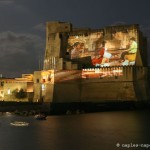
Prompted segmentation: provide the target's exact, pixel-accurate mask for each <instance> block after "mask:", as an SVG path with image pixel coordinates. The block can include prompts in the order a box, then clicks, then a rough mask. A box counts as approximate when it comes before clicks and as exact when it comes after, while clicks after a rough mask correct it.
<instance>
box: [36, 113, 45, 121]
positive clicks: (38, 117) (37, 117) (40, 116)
mask: <svg viewBox="0 0 150 150" xmlns="http://www.w3.org/2000/svg"><path fill="white" fill-rule="evenodd" d="M34 118H35V119H37V120H46V116H45V115H44V114H37V115H35V116H34Z"/></svg>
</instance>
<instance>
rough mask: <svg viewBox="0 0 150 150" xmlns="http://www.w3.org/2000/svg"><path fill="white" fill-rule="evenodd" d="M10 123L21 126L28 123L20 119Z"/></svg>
mask: <svg viewBox="0 0 150 150" xmlns="http://www.w3.org/2000/svg"><path fill="white" fill-rule="evenodd" d="M10 125H12V126H20V127H23V126H29V123H28V122H22V121H14V122H11V123H10Z"/></svg>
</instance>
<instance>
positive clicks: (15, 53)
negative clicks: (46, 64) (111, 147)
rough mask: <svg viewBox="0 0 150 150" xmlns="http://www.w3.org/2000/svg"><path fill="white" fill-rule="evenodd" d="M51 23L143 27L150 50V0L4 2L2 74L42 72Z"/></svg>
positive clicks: (0, 11) (0, 12) (0, 5)
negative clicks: (47, 34) (39, 66)
mask: <svg viewBox="0 0 150 150" xmlns="http://www.w3.org/2000/svg"><path fill="white" fill-rule="evenodd" d="M47 21H66V22H71V23H72V24H73V26H74V27H90V28H103V27H105V26H110V25H115V24H118V23H125V24H139V25H140V27H141V30H142V31H143V33H144V35H145V36H147V37H148V42H149V43H148V47H149V48H150V1H149V0H138V1H136V0H124V1H123V0H0V73H2V74H3V75H4V76H6V77H13V76H20V75H21V73H33V71H34V70H38V60H39V59H41V58H42V57H43V55H44V51H45V23H46V22H47Z"/></svg>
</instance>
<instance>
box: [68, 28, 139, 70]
mask: <svg viewBox="0 0 150 150" xmlns="http://www.w3.org/2000/svg"><path fill="white" fill-rule="evenodd" d="M137 50H138V42H137V31H136V30H134V29H130V30H128V31H126V32H125V31H111V32H108V31H107V32H106V33H105V34H104V32H102V31H101V32H91V33H87V34H86V35H85V34H83V35H78V36H77V35H76V36H69V39H68V49H67V51H68V52H69V53H70V55H71V59H79V58H81V57H87V56H90V57H91V62H92V64H93V66H100V67H105V66H128V65H135V60H136V53H137Z"/></svg>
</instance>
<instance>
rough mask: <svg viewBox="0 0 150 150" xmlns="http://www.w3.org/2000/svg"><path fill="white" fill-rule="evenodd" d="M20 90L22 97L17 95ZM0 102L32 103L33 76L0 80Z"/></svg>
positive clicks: (24, 75)
mask: <svg viewBox="0 0 150 150" xmlns="http://www.w3.org/2000/svg"><path fill="white" fill-rule="evenodd" d="M20 90H22V91H21V92H22V93H21V94H22V95H21V94H20V95H19V94H18V93H19V92H20ZM17 94H18V95H17ZM23 94H24V95H23ZM0 100H1V101H22V102H28V101H33V75H32V74H23V75H22V78H0Z"/></svg>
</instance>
